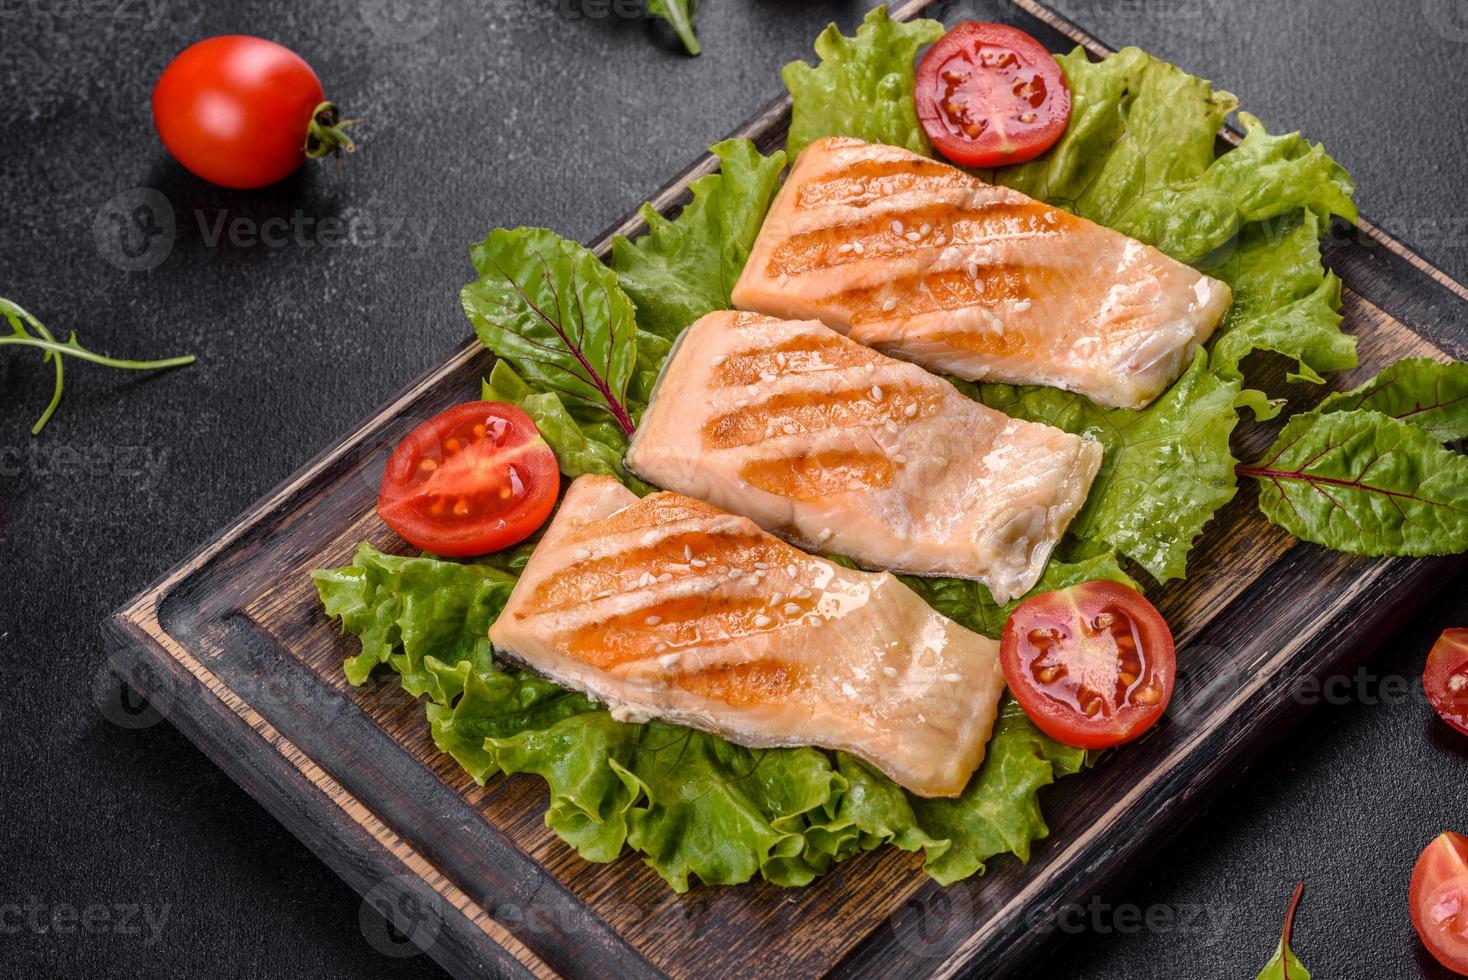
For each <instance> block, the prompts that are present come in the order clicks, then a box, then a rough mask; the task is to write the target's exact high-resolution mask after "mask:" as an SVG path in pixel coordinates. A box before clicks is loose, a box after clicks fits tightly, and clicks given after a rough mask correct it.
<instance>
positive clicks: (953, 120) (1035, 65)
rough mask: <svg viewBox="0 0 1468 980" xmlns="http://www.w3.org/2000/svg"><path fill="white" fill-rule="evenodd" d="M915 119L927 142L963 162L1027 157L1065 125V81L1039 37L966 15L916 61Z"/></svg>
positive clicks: (996, 163)
mask: <svg viewBox="0 0 1468 980" xmlns="http://www.w3.org/2000/svg"><path fill="white" fill-rule="evenodd" d="M915 98H916V103H917V114H918V119H919V120H920V121H921V122H922V124H923V131H924V132H926V133H927V135H928V139H929V140H930V141H931V142H932V144H933V146H934V147H935V148H936V149H937V150H938V152H940V153H942V154H943V155H944V156H945V157H947V158H948V159H949V160H952V161H953V162H954V163H957V164H961V165H963V166H966V167H979V168H988V167H1002V166H1006V165H1008V164H1012V163H1024V162H1025V161H1026V160H1033V159H1034V158H1035V157H1037V156H1039V155H1040V154H1041V153H1044V152H1045V151H1046V150H1048V149H1050V147H1052V146H1054V145H1055V143H1056V141H1058V140H1059V139H1060V137H1061V136H1063V135H1064V134H1065V128H1066V126H1068V125H1069V124H1070V86H1069V84H1068V83H1067V82H1066V80H1065V74H1064V73H1063V72H1062V71H1061V70H1060V65H1059V64H1058V63H1057V62H1056V60H1055V58H1054V57H1052V56H1051V54H1050V52H1049V51H1047V50H1046V49H1045V47H1044V45H1042V44H1041V43H1040V42H1039V41H1036V40H1035V39H1034V38H1032V37H1030V35H1028V34H1026V33H1025V32H1024V31H1021V30H1018V29H1017V28H1013V27H1010V26H1008V25H1006V24H988V23H983V22H981V21H972V20H971V21H965V22H964V23H962V24H959V25H958V26H957V27H955V28H953V30H951V31H949V32H948V33H947V34H945V35H944V36H943V37H942V38H941V39H939V41H938V43H937V44H934V45H933V46H932V47H931V48H929V49H928V53H927V54H926V55H924V56H923V60H922V62H921V63H920V64H919V65H918V71H917V88H916V90H915Z"/></svg>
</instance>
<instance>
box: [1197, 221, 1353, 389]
mask: <svg viewBox="0 0 1468 980" xmlns="http://www.w3.org/2000/svg"><path fill="white" fill-rule="evenodd" d="M1321 227H1322V219H1321V218H1320V217H1319V216H1318V215H1316V214H1315V213H1314V212H1313V211H1303V212H1300V213H1298V214H1296V215H1295V216H1293V217H1292V218H1290V219H1287V220H1286V221H1284V222H1282V223H1277V224H1256V225H1250V226H1248V227H1247V228H1245V229H1244V230H1243V231H1242V232H1241V233H1240V234H1239V238H1238V244H1237V247H1236V248H1235V249H1234V251H1233V253H1232V254H1231V255H1229V256H1228V258H1227V259H1225V260H1224V262H1223V264H1222V265H1220V266H1218V267H1216V268H1214V269H1211V270H1210V271H1211V272H1212V274H1213V275H1215V276H1217V277H1218V278H1220V279H1223V280H1224V281H1225V282H1227V283H1229V285H1230V286H1231V287H1232V288H1233V291H1234V302H1233V305H1232V306H1231V307H1230V308H1229V311H1228V314H1227V315H1226V316H1225V317H1224V318H1223V323H1222V324H1220V325H1219V328H1218V333H1217V334H1216V339H1215V340H1214V342H1213V359H1212V361H1211V364H1212V367H1213V370H1214V371H1216V372H1217V373H1218V374H1219V375H1221V376H1222V377H1225V378H1232V379H1236V380H1241V379H1242V378H1243V372H1242V370H1241V369H1240V364H1241V362H1242V361H1243V359H1244V358H1245V357H1247V356H1248V355H1249V354H1250V353H1252V352H1254V351H1256V350H1267V351H1273V352H1275V353H1276V354H1280V355H1282V356H1284V357H1287V358H1289V359H1291V360H1293V361H1294V362H1295V363H1296V368H1295V371H1294V372H1293V373H1292V374H1291V375H1290V380H1292V381H1309V382H1312V383H1315V384H1319V383H1321V382H1322V381H1324V380H1325V379H1324V378H1323V377H1322V376H1321V373H1322V372H1328V371H1346V370H1349V369H1351V368H1353V367H1355V366H1356V338H1355V337H1353V336H1351V335H1350V334H1347V333H1343V332H1342V331H1341V320H1342V317H1341V314H1340V308H1341V281H1340V280H1339V279H1337V278H1336V277H1335V274H1334V273H1331V272H1326V271H1325V269H1324V268H1323V267H1322V266H1321V264H1320V233H1321Z"/></svg>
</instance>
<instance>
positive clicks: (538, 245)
mask: <svg viewBox="0 0 1468 980" xmlns="http://www.w3.org/2000/svg"><path fill="white" fill-rule="evenodd" d="M471 255H472V257H473V259H474V267H475V268H476V269H477V270H478V271H479V279H478V281H476V282H472V283H470V284H469V285H467V286H465V287H464V289H463V291H462V293H461V298H462V300H463V304H464V312H465V313H466V314H468V316H469V320H470V322H471V323H473V324H474V329H475V331H476V332H477V333H478V334H479V339H480V341H482V342H483V344H484V346H485V347H487V348H488V349H489V350H490V351H491V352H493V353H494V354H496V355H498V356H499V357H502V358H504V359H505V360H507V361H509V362H510V363H511V364H512V365H513V366H514V367H515V369H516V370H517V371H518V372H519V374H520V375H521V376H522V377H524V378H526V379H528V380H529V381H530V382H531V383H532V384H534V385H536V386H537V387H538V388H540V389H541V390H543V391H550V392H552V393H554V394H555V395H556V396H557V397H558V398H560V400H561V401H562V402H563V403H564V404H565V405H566V406H567V407H569V408H572V410H573V411H576V410H580V412H581V413H583V414H584V415H586V416H587V417H595V416H597V415H605V416H608V417H610V418H611V419H612V420H613V421H614V422H616V424H617V425H618V426H619V427H620V428H621V430H622V432H623V433H624V434H626V435H631V434H632V430H633V428H634V426H633V422H632V414H631V412H630V410H629V409H628V406H627V387H628V383H629V382H630V381H631V380H632V375H633V372H634V370H635V368H636V366H637V323H636V319H635V313H634V310H633V306H632V301H631V300H629V299H628V298H627V296H626V294H625V293H623V292H622V289H621V287H620V286H619V285H618V284H617V277H616V274H615V273H613V272H612V270H610V269H608V268H607V267H606V266H605V265H603V264H602V263H601V261H600V260H599V259H597V257H596V256H595V255H594V254H592V252H591V251H589V250H588V249H587V248H585V247H584V246H582V245H578V244H577V243H575V242H570V241H567V240H566V239H564V238H562V237H561V236H559V235H557V234H556V233H555V232H553V231H547V230H546V229H544V228H519V229H516V230H515V231H507V230H505V229H503V228H498V229H495V230H494V231H493V232H491V233H490V235H489V237H488V238H486V239H485V240H484V241H483V242H481V243H479V244H478V245H475V246H474V247H473V249H472V250H471Z"/></svg>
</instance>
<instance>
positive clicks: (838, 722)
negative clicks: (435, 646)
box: [489, 476, 1004, 796]
mask: <svg viewBox="0 0 1468 980" xmlns="http://www.w3.org/2000/svg"><path fill="white" fill-rule="evenodd" d="M489 635H490V639H491V641H492V642H493V643H494V646H495V648H496V649H497V650H499V651H500V652H501V653H502V654H504V655H505V656H508V657H510V658H512V659H514V660H517V661H519V662H521V663H523V664H525V665H526V666H527V667H529V668H530V669H532V670H535V671H537V672H539V673H541V674H544V675H545V676H547V677H549V678H550V679H552V680H553V681H555V682H556V683H558V684H561V685H563V686H565V687H569V688H573V689H575V690H579V691H582V692H584V693H586V694H587V695H588V696H590V697H592V698H593V699H595V700H597V701H600V702H602V703H604V704H607V705H608V706H609V707H610V708H611V710H612V712H613V714H614V715H616V716H617V717H619V718H622V719H626V720H642V719H648V718H661V719H664V720H666V721H669V722H672V723H675V724H681V725H688V726H691V727H694V728H699V729H702V730H704V731H709V732H713V733H715V734H717V735H720V736H722V737H724V738H727V739H729V740H730V741H733V742H737V743H739V744H742V745H747V746H752V747H756V748H758V747H773V746H800V745H817V746H821V747H824V748H829V749H840V750H843V751H847V752H851V753H853V754H854V755H857V756H859V757H861V758H862V759H865V760H866V761H867V762H869V763H871V764H872V765H873V766H876V767H877V768H879V769H881V770H882V771H883V772H885V773H887V775H889V776H891V777H892V778H893V779H894V780H896V781H897V782H898V783H900V784H901V785H903V786H905V787H907V788H908V789H910V790H912V791H913V792H915V793H918V794H920V795H924V796H954V795H957V794H958V793H959V792H961V791H962V790H963V788H964V786H965V785H966V784H967V783H968V780H969V778H970V777H971V776H972V775H973V772H974V770H975V769H977V768H978V766H979V763H980V762H981V761H982V759H983V754H984V746H985V744H986V743H987V741H988V738H989V735H990V732H991V729H992V727H993V723H994V718H995V714H996V712H997V709H998V701H999V695H1000V692H1001V691H1002V689H1003V684H1004V681H1003V672H1002V670H1001V668H1000V666H999V657H998V645H997V644H996V643H994V642H993V641H992V640H989V639H986V638H984V637H982V636H979V635H977V634H975V633H972V632H970V631H968V630H966V629H964V628H963V627H961V626H959V625H957V624H956V623H953V622H952V621H950V620H948V619H945V618H944V617H943V616H941V615H939V614H938V613H937V612H936V611H934V610H933V609H932V608H930V607H929V606H928V605H927V604H926V603H925V602H923V600H922V599H920V598H919V597H918V596H917V595H916V594H915V593H914V592H912V591H911V590H910V589H908V588H907V587H906V586H904V585H903V584H902V583H901V582H900V581H898V580H897V579H896V578H895V577H894V576H892V575H890V574H887V573H871V572H860V571H852V570H850V569H846V568H842V567H840V566H837V565H834V564H832V563H831V562H828V561H825V560H824V559H820V558H815V557H812V556H810V555H807V554H804V553H802V552H800V551H798V550H796V549H795V548H793V547H791V546H790V545H788V544H786V543H785V542H783V541H780V540H779V539H777V538H775V537H773V536H771V535H769V534H766V533H764V532H763V531H761V530H760V529H759V528H758V527H756V526H755V525H754V524H753V523H752V522H751V521H749V520H747V519H745V518H742V517H735V516H733V515H730V514H727V513H724V512H723V511H720V510H719V509H717V508H715V507H713V506H710V505H709V504H706V503H702V502H700V501H697V500H693V499H691V498H688V497H684V496H680V495H678V494H673V493H657V494H653V495H651V496H649V497H645V498H643V499H641V500H639V499H638V498H637V497H636V496H635V495H634V494H633V493H632V492H631V491H630V490H628V489H627V488H626V487H624V486H623V485H622V484H620V483H618V482H617V481H615V480H612V479H610V478H607V477H600V476H585V477H581V478H580V479H578V480H576V481H575V482H574V483H573V484H572V485H571V487H570V489H569V490H567V492H566V497H565V500H564V502H563V503H562V505H561V508H560V510H559V511H558V512H557V514H556V517H555V519H554V520H553V521H552V523H551V525H550V527H549V528H548V529H547V531H546V534H545V537H544V538H543V539H542V541H541V543H540V545H539V546H538V547H537V548H536V549H535V552H534V554H533V555H532V556H531V558H530V561H529V563H528V564H527V565H526V567H525V570H524V572H523V573H522V575H521V577H520V581H519V583H518V584H517V585H516V587H515V589H514V591H513V593H512V594H511V596H510V600H509V602H508V604H507V605H506V606H505V610H504V612H503V613H502V614H501V615H500V618H499V619H498V620H497V621H496V622H495V624H494V626H493V627H491V629H490V632H489Z"/></svg>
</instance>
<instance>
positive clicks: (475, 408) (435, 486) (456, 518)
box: [377, 402, 560, 558]
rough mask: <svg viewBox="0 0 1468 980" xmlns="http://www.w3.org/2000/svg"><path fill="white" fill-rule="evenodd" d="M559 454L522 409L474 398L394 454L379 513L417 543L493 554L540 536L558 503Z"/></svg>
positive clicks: (450, 552)
mask: <svg viewBox="0 0 1468 980" xmlns="http://www.w3.org/2000/svg"><path fill="white" fill-rule="evenodd" d="M559 492H560V474H559V472H558V470H557V466H556V457H555V453H553V452H551V450H550V447H549V446H547V445H546V444H545V440H544V439H542V438H541V436H540V432H539V430H537V429H536V428H535V423H534V422H532V421H531V420H530V416H528V415H526V414H525V413H524V412H522V411H520V409H518V408H516V407H515V406H513V405H504V404H501V403H499V402H469V403H468V404H465V405H457V406H455V407H454V408H450V409H448V410H447V411H444V412H441V413H439V414H438V415H435V416H434V417H433V418H431V419H429V420H428V421H427V422H424V423H423V424H422V425H420V426H419V427H418V428H416V429H414V430H413V431H412V432H411V433H409V435H408V438H406V439H404V440H403V441H402V443H400V444H399V445H398V447H397V449H395V450H393V454H392V456H391V457H389V458H388V461H387V469H386V471H385V472H384V473H383V474H382V491H381V492H380V493H379V494H378V497H377V513H378V514H379V515H380V516H381V517H382V519H383V521H384V522H386V523H387V525H388V526H389V527H391V528H392V529H393V530H394V531H396V532H398V534H400V535H402V536H403V539H404V540H405V541H407V542H408V543H409V544H411V545H414V546H415V547H418V548H422V549H423V550H424V551H431V552H433V553H434V554H438V555H446V556H448V557H451V558H465V557H469V556H471V555H486V554H489V553H490V552H491V551H500V550H501V549H504V548H508V547H510V546H511V545H513V544H519V543H520V542H521V541H524V540H525V539H526V538H528V537H530V535H532V534H534V533H535V532H536V531H537V530H538V529H539V528H540V526H541V525H542V524H544V523H545V521H546V518H548V517H550V514H551V511H552V510H554V509H555V506H556V495H557V494H558V493H559Z"/></svg>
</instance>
